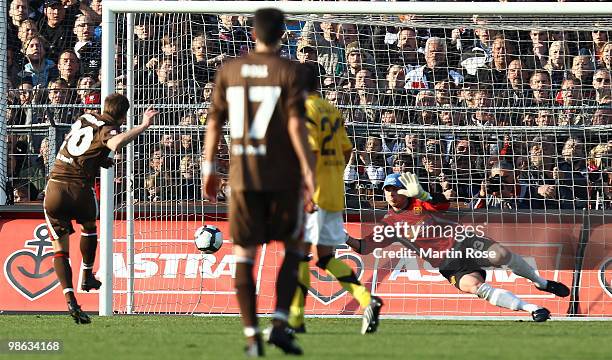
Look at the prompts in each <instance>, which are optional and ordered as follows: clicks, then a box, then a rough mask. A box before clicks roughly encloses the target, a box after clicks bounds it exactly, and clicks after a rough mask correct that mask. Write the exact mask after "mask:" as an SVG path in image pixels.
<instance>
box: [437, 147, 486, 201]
mask: <svg viewBox="0 0 612 360" xmlns="http://www.w3.org/2000/svg"><path fill="white" fill-rule="evenodd" d="M453 145H454V146H453V148H454V149H453V153H452V155H451V157H450V162H449V164H448V170H447V171H445V174H446V181H447V182H448V184H447V185H446V188H447V189H452V190H453V192H454V194H453V197H455V198H457V200H458V201H460V202H469V201H470V200H471V199H472V197H473V196H474V194H475V193H476V192H477V191H478V184H480V182H481V180H482V179H483V178H484V171H483V170H484V169H483V163H482V152H481V150H480V149H479V147H478V141H477V140H476V139H474V138H469V137H459V138H457V139H456V140H455V141H454V143H453Z"/></svg>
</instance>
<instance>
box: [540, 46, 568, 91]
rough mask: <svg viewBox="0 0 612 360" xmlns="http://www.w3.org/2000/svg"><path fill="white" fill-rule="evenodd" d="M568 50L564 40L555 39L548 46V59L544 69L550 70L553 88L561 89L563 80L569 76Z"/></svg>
mask: <svg viewBox="0 0 612 360" xmlns="http://www.w3.org/2000/svg"><path fill="white" fill-rule="evenodd" d="M568 51H569V50H568V49H567V44H566V43H565V42H563V41H553V42H552V43H551V44H550V47H549V48H548V61H547V62H546V65H544V70H546V71H548V75H549V76H550V79H551V86H552V89H553V90H557V89H559V88H560V87H561V83H562V82H563V80H564V79H566V78H567V77H568V76H569V69H570V67H569V64H568V60H569V56H568Z"/></svg>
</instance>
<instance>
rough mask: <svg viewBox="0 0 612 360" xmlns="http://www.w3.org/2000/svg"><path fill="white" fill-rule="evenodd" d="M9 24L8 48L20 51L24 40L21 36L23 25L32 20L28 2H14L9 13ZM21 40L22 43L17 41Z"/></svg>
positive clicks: (16, 0)
mask: <svg viewBox="0 0 612 360" xmlns="http://www.w3.org/2000/svg"><path fill="white" fill-rule="evenodd" d="M8 15H9V18H10V19H9V23H8V24H7V26H6V29H7V34H6V36H7V39H6V41H7V45H8V48H12V49H18V48H20V47H22V46H23V43H24V42H23V40H21V35H20V34H19V32H20V28H21V24H22V23H23V22H24V21H26V20H28V19H29V18H30V15H31V14H30V5H29V2H28V1H27V0H13V1H12V2H11V5H10V7H9V11H8ZM17 39H19V40H21V43H19V41H17Z"/></svg>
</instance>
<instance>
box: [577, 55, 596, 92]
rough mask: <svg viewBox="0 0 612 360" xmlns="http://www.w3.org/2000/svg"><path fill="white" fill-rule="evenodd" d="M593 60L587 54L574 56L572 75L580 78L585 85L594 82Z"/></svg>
mask: <svg viewBox="0 0 612 360" xmlns="http://www.w3.org/2000/svg"><path fill="white" fill-rule="evenodd" d="M593 70H594V66H593V62H592V61H591V58H590V57H588V56H586V55H578V56H574V57H573V58H572V76H573V77H574V78H576V79H578V80H580V81H581V82H582V83H583V84H584V85H586V86H590V85H591V83H592V82H593Z"/></svg>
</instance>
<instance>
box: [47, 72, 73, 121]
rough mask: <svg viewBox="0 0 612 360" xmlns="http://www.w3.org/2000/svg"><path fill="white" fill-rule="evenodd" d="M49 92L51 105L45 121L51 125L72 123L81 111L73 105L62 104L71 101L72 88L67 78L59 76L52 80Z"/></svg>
mask: <svg viewBox="0 0 612 360" xmlns="http://www.w3.org/2000/svg"><path fill="white" fill-rule="evenodd" d="M48 93H49V95H48V98H49V107H48V108H47V109H45V118H44V120H45V122H48V123H50V124H51V125H55V124H72V123H73V122H74V120H75V119H76V118H77V117H78V116H79V115H80V111H79V109H76V108H74V107H72V106H70V107H64V106H62V105H67V104H69V103H70V89H69V87H68V83H67V82H66V80H64V79H62V78H58V79H55V80H53V81H51V82H50V83H49V88H48Z"/></svg>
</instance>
